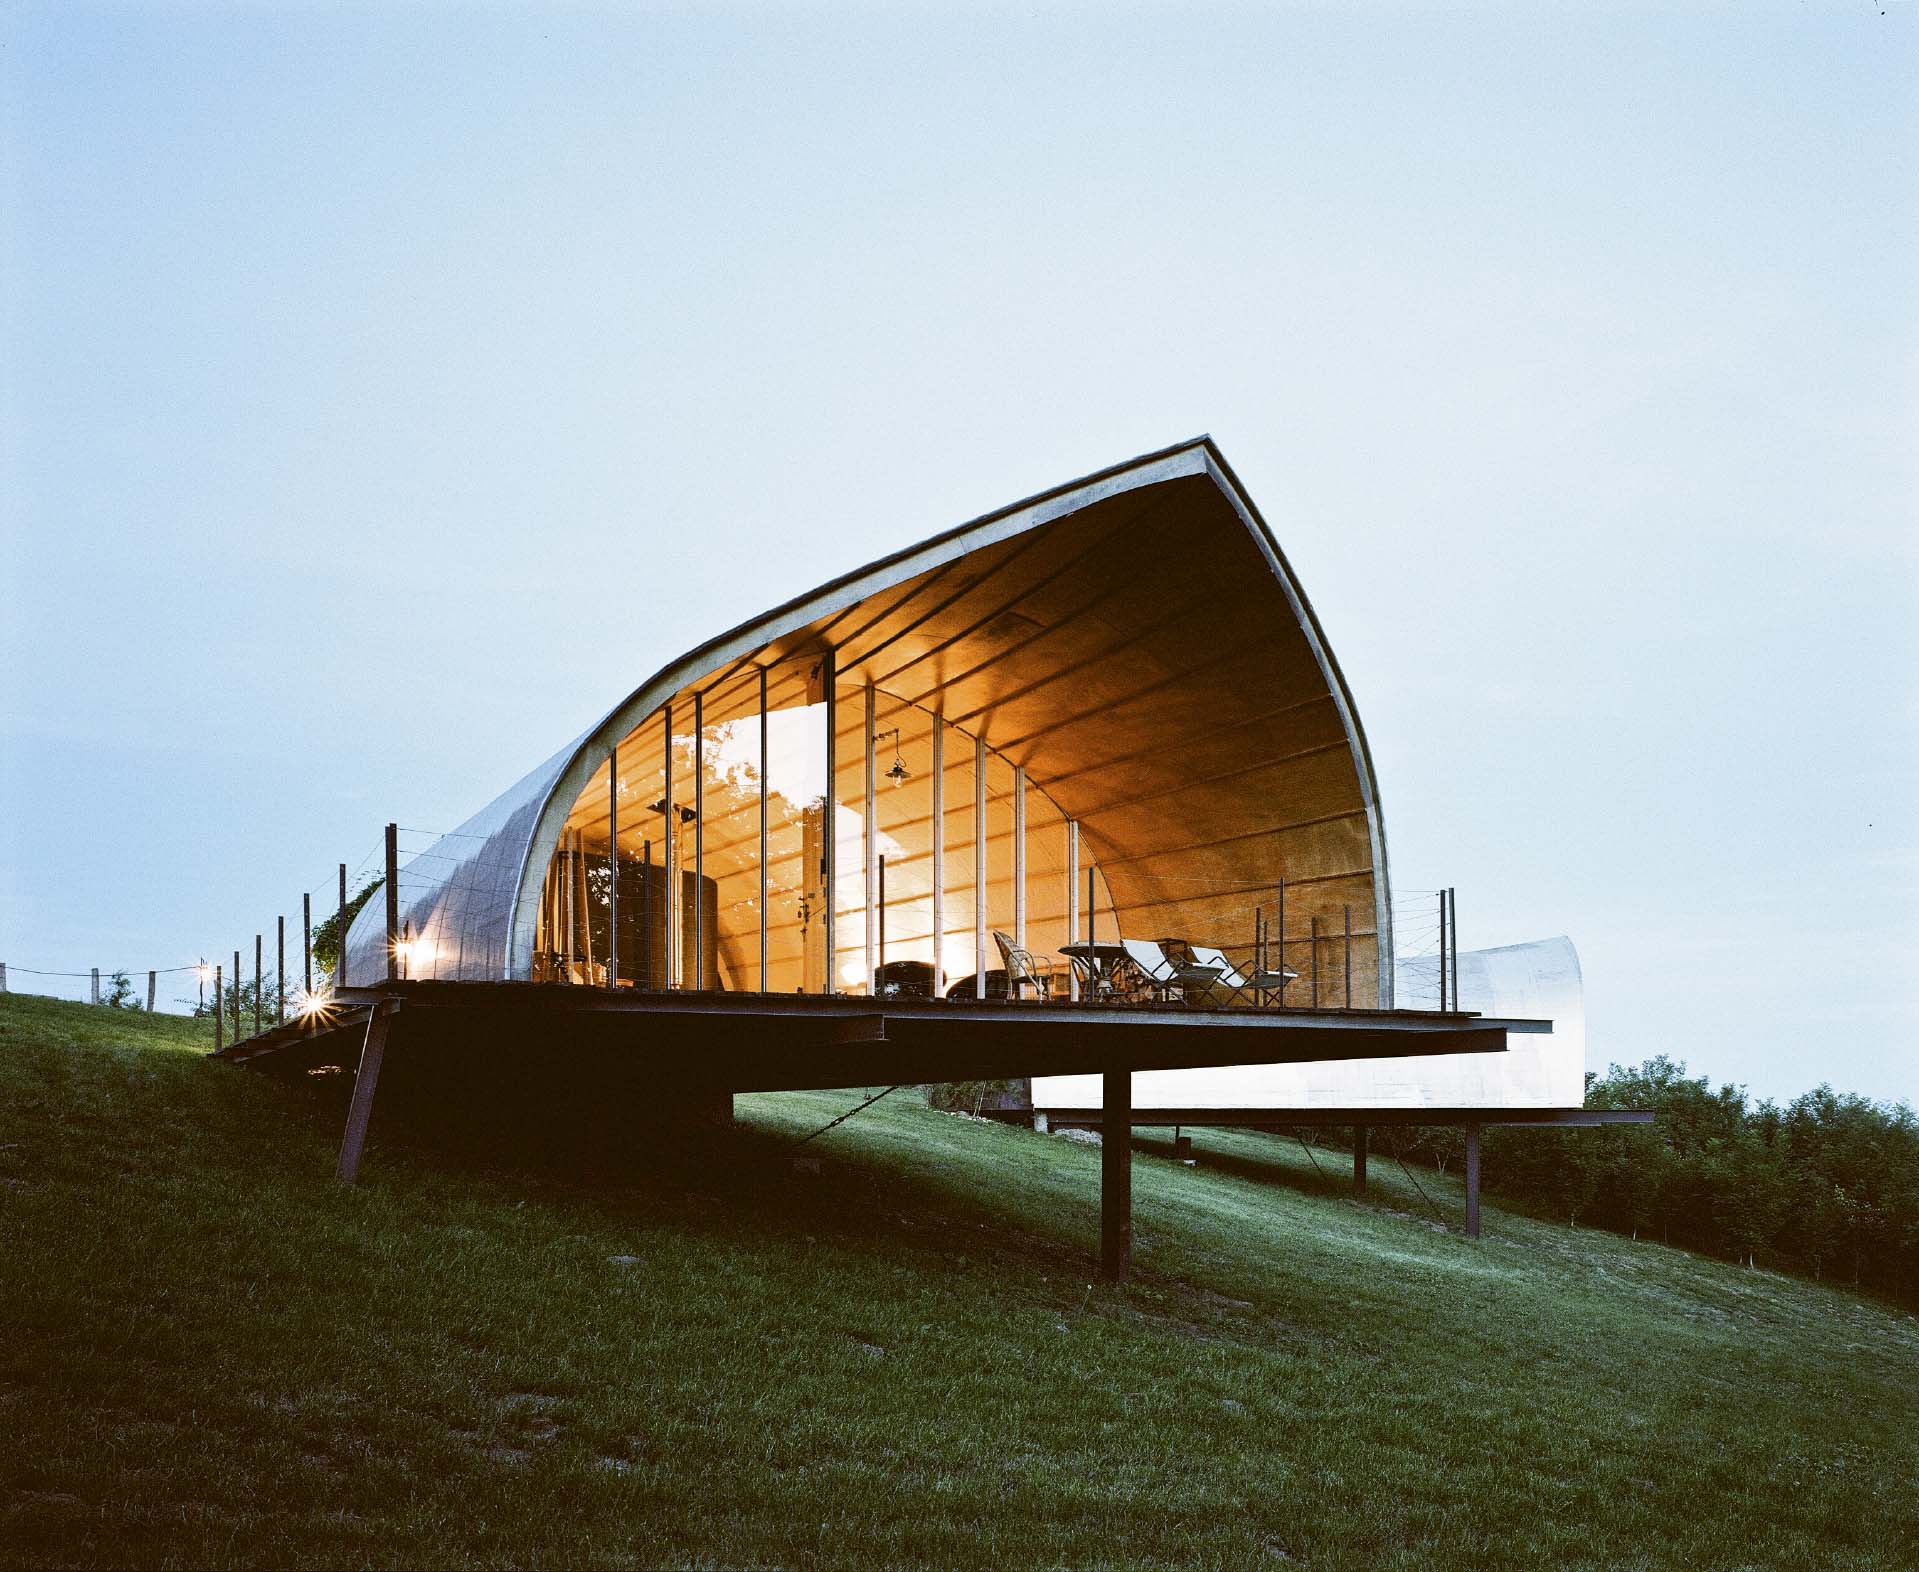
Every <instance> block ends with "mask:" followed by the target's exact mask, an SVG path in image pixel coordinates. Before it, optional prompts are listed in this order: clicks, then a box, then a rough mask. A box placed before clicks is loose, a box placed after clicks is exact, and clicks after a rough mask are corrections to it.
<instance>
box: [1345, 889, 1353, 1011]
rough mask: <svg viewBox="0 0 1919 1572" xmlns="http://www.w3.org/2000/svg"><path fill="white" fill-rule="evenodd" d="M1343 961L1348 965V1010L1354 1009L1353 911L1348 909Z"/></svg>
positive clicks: (1350, 908)
mask: <svg viewBox="0 0 1919 1572" xmlns="http://www.w3.org/2000/svg"><path fill="white" fill-rule="evenodd" d="M1344 949H1345V953H1344V956H1343V959H1344V961H1345V963H1346V1008H1347V1009H1349V1010H1350V1009H1351V1008H1352V1007H1353V909H1352V907H1350V906H1348V907H1347V908H1346V943H1345V947H1344Z"/></svg>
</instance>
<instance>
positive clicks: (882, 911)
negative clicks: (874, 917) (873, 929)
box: [873, 852, 886, 993]
mask: <svg viewBox="0 0 1919 1572" xmlns="http://www.w3.org/2000/svg"><path fill="white" fill-rule="evenodd" d="M879 864H880V904H879V917H880V923H879V927H880V962H879V965H878V966H877V967H876V968H875V969H874V972H873V992H875V993H878V992H879V991H880V974H881V973H882V972H884V971H885V970H886V854H885V853H884V852H882V853H881V854H880V858H879Z"/></svg>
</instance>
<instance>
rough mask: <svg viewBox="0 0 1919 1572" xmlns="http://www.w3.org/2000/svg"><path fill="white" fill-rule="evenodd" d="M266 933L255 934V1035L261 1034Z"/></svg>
mask: <svg viewBox="0 0 1919 1572" xmlns="http://www.w3.org/2000/svg"><path fill="white" fill-rule="evenodd" d="M264 941H265V935H263V934H258V933H256V934H255V935H254V936H253V1035H254V1036H255V1037H258V1036H259V1035H260V957H261V951H262V949H263V947H264Z"/></svg>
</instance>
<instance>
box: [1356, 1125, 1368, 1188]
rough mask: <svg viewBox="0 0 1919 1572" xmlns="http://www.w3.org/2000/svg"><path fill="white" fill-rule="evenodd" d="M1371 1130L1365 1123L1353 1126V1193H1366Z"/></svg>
mask: <svg viewBox="0 0 1919 1572" xmlns="http://www.w3.org/2000/svg"><path fill="white" fill-rule="evenodd" d="M1369 1133H1370V1132H1369V1131H1368V1130H1367V1128H1366V1126H1365V1125H1363V1124H1356V1125H1354V1126H1353V1194H1354V1195H1364V1194H1365V1193H1366V1137H1367V1135H1368V1134H1369Z"/></svg>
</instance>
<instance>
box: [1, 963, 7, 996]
mask: <svg viewBox="0 0 1919 1572" xmlns="http://www.w3.org/2000/svg"><path fill="white" fill-rule="evenodd" d="M6 991H7V963H6V962H5V961H0V993H5V992H6Z"/></svg>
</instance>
